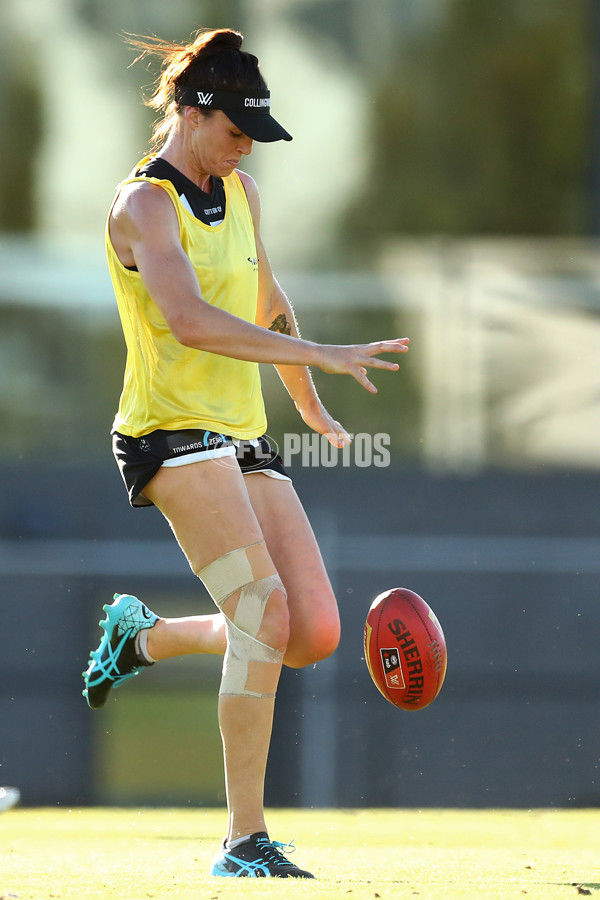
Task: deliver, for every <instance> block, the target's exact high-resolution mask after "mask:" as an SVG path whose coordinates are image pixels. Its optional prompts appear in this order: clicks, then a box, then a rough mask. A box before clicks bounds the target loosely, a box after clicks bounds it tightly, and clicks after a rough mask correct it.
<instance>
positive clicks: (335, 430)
mask: <svg viewBox="0 0 600 900" xmlns="http://www.w3.org/2000/svg"><path fill="white" fill-rule="evenodd" d="M296 408H297V410H298V412H299V413H300V415H301V416H302V419H303V421H304V422H305V423H306V425H308V427H309V428H312V430H313V431H316V432H317V434H324V435H325V436H326V437H327V440H328V441H329V443H330V444H331V445H332V446H333V447H337V448H338V450H342V449H343V448H344V447H345V446H346V445H347V444H349V443H350V442H351V440H352V438H351V437H350V435H349V434H348V432H347V431H346V429H345V428H344V426H343V425H341V424H340V423H339V422H338V421H337V419H334V418H333V416H332V415H331V413H329V412H328V411H327V410H326V409H325V407H324V406H323V404H322V403H321V401H320V400H319V399H318V398H316V399H315V401H314V402H313V403H311V404H310V405H306V406H300V405H298V404H296Z"/></svg>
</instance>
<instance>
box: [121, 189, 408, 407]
mask: <svg viewBox="0 0 600 900" xmlns="http://www.w3.org/2000/svg"><path fill="white" fill-rule="evenodd" d="M109 230H110V236H111V241H112V243H113V246H114V248H115V250H116V252H117V255H118V256H119V258H120V259H121V262H123V263H124V264H125V265H130V264H131V261H132V260H133V262H134V264H135V265H136V266H137V269H138V271H139V273H140V276H141V278H142V280H143V282H144V284H145V286H146V288H147V290H148V293H149V294H150V296H151V297H152V299H153V301H154V302H155V303H156V305H157V306H158V307H159V309H160V310H161V312H162V314H163V316H164V317H165V320H166V322H167V324H168V326H169V328H170V329H171V331H172V333H173V335H174V337H175V338H176V340H178V341H179V342H180V343H181V344H183V345H184V346H186V347H194V348H196V349H197V350H205V351H207V352H209V353H218V354H219V355H221V356H230V357H233V358H235V359H244V360H249V361H251V362H262V363H275V364H284V365H285V364H287V365H308V366H317V367H319V368H321V369H323V371H325V372H329V373H332V374H348V375H352V376H353V377H354V378H356V380H357V381H358V382H359V383H360V384H362V385H363V387H365V388H366V389H367V390H368V391H371V392H372V393H375V392H376V388H375V386H374V385H373V384H372V383H371V382H370V381H369V379H368V378H367V375H366V369H367V368H377V369H388V370H392V371H394V370H396V369H398V364H397V363H393V362H388V361H387V360H383V359H379V358H378V354H381V353H404V352H405V351H406V350H407V349H408V347H407V345H406V339H404V338H401V339H399V340H391V341H378V342H376V343H371V344H356V345H347V346H342V345H329V344H316V343H314V342H312V341H305V340H303V339H301V338H296V337H291V336H289V335H285V334H280V333H278V332H275V331H270V330H268V329H266V328H262V327H261V326H259V325H253V324H252V323H250V322H246V321H244V320H243V319H240V318H238V317H237V316H233V315H231V313H228V312H225V311H224V310H221V309H218V308H217V307H214V306H211V304H210V303H207V302H206V301H205V300H204V299H203V298H202V294H201V292H200V287H199V285H198V279H197V277H196V273H195V271H194V269H193V267H192V264H191V262H190V260H189V258H188V256H187V254H186V253H185V251H184V249H183V247H182V246H181V241H180V238H179V222H178V219H177V214H176V212H175V208H174V206H173V203H172V201H171V198H170V197H169V195H168V194H167V192H166V191H165V190H164V189H163V188H161V187H158V186H156V185H152V184H143V183H141V182H134V183H133V184H131V185H130V186H125V188H124V189H123V190H122V191H121V194H120V195H119V198H118V199H117V202H116V203H115V205H114V207H113V211H112V214H111V219H110V224H109Z"/></svg>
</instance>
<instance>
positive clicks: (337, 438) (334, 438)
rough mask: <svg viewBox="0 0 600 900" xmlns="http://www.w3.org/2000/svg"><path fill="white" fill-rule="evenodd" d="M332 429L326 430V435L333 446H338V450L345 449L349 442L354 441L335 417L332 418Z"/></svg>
mask: <svg viewBox="0 0 600 900" xmlns="http://www.w3.org/2000/svg"><path fill="white" fill-rule="evenodd" d="M331 424H332V426H333V428H332V430H331V431H326V432H325V437H326V438H327V440H328V441H329V443H330V444H331V446H332V447H337V449H338V450H343V449H344V447H346V446H347V445H348V444H350V443H352V438H351V437H350V435H349V434H348V432H347V431H346V429H345V428H344V426H343V425H340V423H339V422H336V421H335V419H334V420H332V423H331Z"/></svg>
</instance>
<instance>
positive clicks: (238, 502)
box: [144, 457, 264, 572]
mask: <svg viewBox="0 0 600 900" xmlns="http://www.w3.org/2000/svg"><path fill="white" fill-rule="evenodd" d="M144 493H145V494H146V496H147V497H148V498H149V499H150V500H152V502H153V503H154V504H156V506H157V507H158V509H160V511H161V512H162V513H163V515H164V516H165V517H166V519H167V520H168V522H169V524H170V525H171V528H172V529H173V532H174V534H175V537H176V538H177V540H178V542H179V544H180V546H181V548H182V550H183V552H184V553H185V555H186V557H187V559H188V562H189V564H190V566H191V568H192V570H193V571H194V572H198V571H199V570H200V569H202V568H204V566H207V565H208V564H209V563H211V562H213V560H215V559H217V558H218V557H220V556H222V555H223V554H224V553H228V552H229V551H230V550H236V549H237V548H239V547H247V546H248V545H250V544H254V543H256V542H257V541H262V540H264V538H263V534H262V530H261V527H260V524H259V521H258V518H257V516H256V514H255V512H254V509H253V507H252V504H251V502H250V499H249V497H248V491H247V490H246V485H245V483H244V478H243V476H242V474H241V472H240V469H239V466H238V463H237V460H236V459H235V458H229V457H226V458H225V459H219V460H205V461H203V462H197V463H191V464H190V465H187V466H176V467H174V468H171V467H164V466H163V468H162V469H160V470H159V471H158V473H157V474H156V475H155V476H154V478H153V479H152V480H151V481H150V483H149V484H148V485H146V487H145V488H144Z"/></svg>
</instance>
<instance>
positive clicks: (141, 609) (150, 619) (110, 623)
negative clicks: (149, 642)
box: [83, 594, 160, 709]
mask: <svg viewBox="0 0 600 900" xmlns="http://www.w3.org/2000/svg"><path fill="white" fill-rule="evenodd" d="M102 609H103V610H104V612H105V613H106V619H104V621H102V622H100V623H99V625H100V628H103V629H104V635H103V637H102V640H101V641H100V645H99V646H98V649H97V650H94V651H92V653H91V654H90V663H89V666H88V668H87V670H86V671H85V672H84V673H83V680H84V682H85V689H84V690H83V696H84V697H85V699H86V700H87V702H88V706H89V707H90V708H91V709H99V708H100V707H101V706H104V704H105V703H106V701H107V699H108V695H109V693H110V689H111V688H113V687H115V688H117V687H120V685H122V684H123V682H124V681H127V679H128V678H133V676H134V675H138V674H139V673H140V672H141V671H142V669H143V668H144V667H146V666H151V665H153V664H152V663H151V662H147V661H145V660H144V659H142V657H141V656H140V655H139V654H138V653H137V652H136V648H135V638H136V636H137V635H138V634H139V632H140V631H143V630H144V629H145V628H152V626H153V625H154V624H155V622H157V621H158V619H159V618H160V617H159V616H157V615H155V613H153V612H151V611H150V610H149V609H148V607H147V606H145V605H144V604H143V603H142V602H141V600H138V599H137V597H131V596H130V595H129V594H115V596H114V601H113V603H111V604H110V605H109V604H105V605H104V606H103V607H102Z"/></svg>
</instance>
